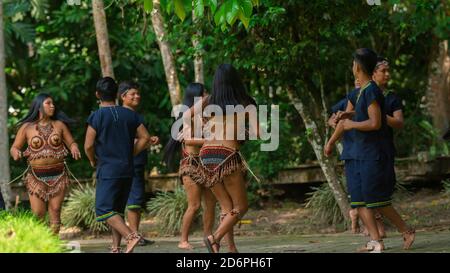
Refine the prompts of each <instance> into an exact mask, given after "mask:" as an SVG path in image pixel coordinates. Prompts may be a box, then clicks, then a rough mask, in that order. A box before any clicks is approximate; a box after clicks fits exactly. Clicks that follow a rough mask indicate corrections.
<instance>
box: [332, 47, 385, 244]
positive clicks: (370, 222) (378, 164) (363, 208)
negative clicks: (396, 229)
mask: <svg viewBox="0 0 450 273" xmlns="http://www.w3.org/2000/svg"><path fill="white" fill-rule="evenodd" d="M376 63H377V55H376V54H375V53H374V52H373V51H372V50H370V49H366V48H362V49H358V50H356V52H355V54H354V61H353V74H354V76H355V78H356V79H358V81H359V83H360V85H361V88H359V89H357V90H358V91H357V92H352V93H351V94H349V96H348V104H347V109H346V112H350V111H352V110H354V111H355V113H354V115H353V120H350V119H343V120H341V121H339V124H338V126H337V127H336V130H335V132H334V134H333V136H332V137H331V138H330V140H329V142H328V143H327V145H326V146H325V154H326V155H328V154H330V153H331V152H330V151H331V147H333V145H334V143H335V141H336V140H337V139H338V138H339V137H340V135H342V133H343V131H344V130H345V131H349V130H352V131H353V133H354V135H353V145H352V149H351V157H352V158H353V159H354V160H351V161H350V163H351V165H352V166H350V169H351V170H352V171H351V172H348V171H347V170H346V174H347V177H348V176H350V177H351V184H352V185H351V187H349V191H350V196H351V206H352V208H358V214H359V215H360V216H361V219H362V220H363V223H364V225H365V226H366V228H367V230H368V231H369V235H370V238H371V241H369V242H368V243H367V245H366V246H365V247H364V250H366V251H370V252H381V251H382V250H384V243H383V241H382V240H381V238H380V235H379V233H378V229H377V227H376V220H375V216H374V213H373V210H371V209H372V208H378V207H383V206H388V205H390V202H391V194H392V189H391V187H390V184H389V181H387V177H386V176H385V173H384V168H385V164H384V163H385V162H386V158H385V157H386V151H385V148H386V145H384V137H385V133H384V131H385V129H386V121H385V120H386V119H385V115H384V113H383V110H384V97H383V94H382V93H381V91H380V89H379V88H378V86H377V85H376V84H375V83H373V82H372V81H371V75H372V73H373V70H374V68H375V66H376Z"/></svg>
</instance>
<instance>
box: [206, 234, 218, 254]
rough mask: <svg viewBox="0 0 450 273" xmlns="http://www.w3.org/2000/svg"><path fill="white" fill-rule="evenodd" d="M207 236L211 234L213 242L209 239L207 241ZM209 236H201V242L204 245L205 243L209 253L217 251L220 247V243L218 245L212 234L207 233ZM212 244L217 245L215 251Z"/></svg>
mask: <svg viewBox="0 0 450 273" xmlns="http://www.w3.org/2000/svg"><path fill="white" fill-rule="evenodd" d="M209 236H211V237H212V239H213V242H212V243H211V241H209V239H208V238H209ZM209 236H206V237H205V238H203V242H204V243H205V245H206V248H207V249H208V252H209V253H219V248H220V245H219V243H218V242H217V241H216V238H214V235H212V234H211V235H209ZM214 245H217V252H216V251H214V248H213V246H214Z"/></svg>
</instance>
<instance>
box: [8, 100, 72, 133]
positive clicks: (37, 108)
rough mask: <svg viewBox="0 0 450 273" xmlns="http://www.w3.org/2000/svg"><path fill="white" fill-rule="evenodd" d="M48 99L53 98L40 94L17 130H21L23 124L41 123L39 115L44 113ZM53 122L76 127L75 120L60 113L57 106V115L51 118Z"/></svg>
mask: <svg viewBox="0 0 450 273" xmlns="http://www.w3.org/2000/svg"><path fill="white" fill-rule="evenodd" d="M48 98H52V96H50V95H49V94H46V93H40V94H38V95H37V96H36V97H35V98H34V99H33V101H32V102H31V104H30V109H29V110H28V114H27V115H26V116H25V117H24V118H22V119H21V120H19V122H18V123H17V126H16V127H17V128H20V127H21V126H22V125H23V124H25V123H27V122H37V121H39V113H44V101H45V100H46V99H48ZM50 119H51V120H59V121H62V122H64V123H65V124H66V125H67V126H68V127H70V126H72V125H74V124H75V123H76V122H75V120H73V119H71V118H69V117H68V116H67V115H66V114H65V113H64V112H62V111H59V110H58V107H56V105H55V113H54V114H53V116H51V117H50Z"/></svg>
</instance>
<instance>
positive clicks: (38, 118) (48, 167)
mask: <svg viewBox="0 0 450 273" xmlns="http://www.w3.org/2000/svg"><path fill="white" fill-rule="evenodd" d="M353 74H354V76H355V79H356V81H355V83H356V84H355V89H354V90H353V91H351V92H349V94H348V95H347V97H346V98H345V99H343V100H342V101H341V102H339V103H338V104H337V105H336V106H334V107H333V115H332V116H331V118H330V120H329V125H330V126H332V127H333V128H335V131H334V133H333V135H332V136H331V138H330V139H329V141H328V143H327V144H326V145H325V147H324V153H325V155H326V156H330V155H331V154H332V151H333V147H334V146H335V144H336V142H337V141H338V140H339V139H340V138H341V136H343V141H342V143H343V151H342V154H341V159H342V160H345V174H346V181H347V187H348V193H349V195H350V199H351V200H350V201H351V207H352V208H353V209H352V211H351V212H350V213H351V218H352V221H353V225H352V227H353V230H354V231H356V230H357V228H358V224H357V223H358V217H360V218H361V220H362V222H363V223H364V226H365V228H366V230H367V232H368V235H369V236H370V241H369V242H368V243H367V244H366V245H365V246H364V247H363V249H362V250H364V251H368V252H381V251H383V250H384V248H385V247H384V243H383V240H382V239H383V238H384V237H385V232H384V227H383V225H382V224H381V222H380V219H381V218H382V216H381V215H383V216H385V217H387V218H388V219H389V220H390V221H391V222H392V223H393V224H394V225H395V226H396V227H397V228H398V230H399V231H400V232H401V233H402V234H403V238H404V241H405V242H404V248H405V249H408V248H409V247H410V246H411V245H412V243H413V241H414V238H415V232H414V229H412V228H409V227H407V225H406V223H405V222H404V221H403V220H402V219H401V217H400V215H399V214H398V213H397V211H396V210H395V209H394V208H393V207H392V204H391V203H392V201H391V196H392V193H393V190H394V185H395V171H394V155H395V149H394V144H393V133H392V129H391V128H400V127H401V126H402V124H403V115H402V112H401V110H402V106H401V102H400V100H399V99H398V97H397V96H395V95H394V94H393V93H389V92H387V91H386V85H387V81H388V80H389V64H388V62H387V60H385V59H384V58H381V57H378V56H377V54H376V53H375V52H373V51H372V50H370V49H366V48H363V49H358V50H356V52H355V53H354V55H353ZM383 91H384V92H385V93H384V95H383ZM95 97H96V98H97V99H99V100H100V105H99V106H100V107H99V109H98V110H96V111H95V112H93V113H91V114H90V116H89V118H88V119H87V121H86V136H85V143H84V151H85V154H86V156H87V158H88V160H89V162H90V165H91V166H92V167H93V168H95V169H96V192H95V213H96V217H97V221H106V223H107V224H108V225H109V226H110V227H111V231H112V246H111V252H113V253H120V252H125V253H130V252H133V249H134V248H135V247H136V246H137V245H145V244H149V243H152V242H151V241H148V240H146V239H144V238H143V237H142V235H140V233H139V231H138V230H139V223H140V218H141V210H142V209H143V206H144V202H145V182H144V180H145V179H144V168H145V166H146V164H147V153H146V149H147V148H148V147H149V146H150V145H156V144H158V143H159V137H157V136H150V134H149V132H148V126H146V125H145V123H144V119H143V116H142V115H140V114H138V113H137V109H138V106H139V103H140V91H139V86H138V85H137V84H136V83H134V82H131V81H126V82H122V83H120V84H119V85H118V84H117V83H116V82H115V81H114V79H112V78H110V77H104V78H101V79H100V80H99V81H98V82H97V85H96V91H95ZM117 98H119V100H120V101H121V105H117V104H116V100H117ZM195 98H200V99H199V100H197V101H196V100H195ZM183 104H184V105H185V106H186V107H185V109H187V110H185V111H184V112H181V113H179V115H178V116H177V119H176V121H175V122H174V124H176V123H177V122H178V121H180V120H181V119H182V120H183V121H186V120H189V121H194V122H195V120H200V121H201V130H203V129H204V128H205V127H208V129H209V131H208V132H209V133H210V134H212V136H211V135H210V136H208V137H203V136H202V137H197V136H196V135H195V134H194V132H195V130H193V128H191V127H190V125H189V124H191V123H190V122H187V123H186V122H183V123H182V124H183V126H181V127H180V128H179V129H177V130H176V131H175V133H178V134H177V136H176V137H174V136H173V135H172V137H171V138H170V140H169V142H168V143H167V144H166V146H165V149H164V162H165V163H166V164H167V166H168V167H169V168H174V166H175V165H176V164H175V163H176V160H175V159H176V157H177V155H181V161H180V162H179V177H180V182H181V184H182V185H183V187H184V189H185V191H186V195H187V202H188V208H187V210H186V211H185V214H184V216H183V221H182V227H181V239H180V242H179V244H178V247H179V248H182V249H192V248H193V246H192V245H191V244H190V243H189V240H188V235H189V230H190V226H191V224H192V222H193V219H194V216H195V214H196V212H197V210H198V209H199V208H200V206H201V203H202V202H201V200H202V197H203V200H204V211H203V233H204V239H203V243H204V245H205V246H206V248H207V250H208V251H209V252H211V253H217V252H219V251H220V246H221V242H223V239H225V240H226V241H227V245H228V252H238V250H237V247H236V244H235V242H234V237H233V229H234V226H235V225H236V224H237V223H238V222H239V220H240V219H241V218H242V216H243V215H244V214H245V213H246V212H247V210H248V199H247V192H246V177H247V170H249V168H248V164H247V163H246V162H245V159H244V158H243V157H242V155H241V153H240V152H239V151H240V148H241V145H243V144H244V143H245V140H246V139H248V135H254V136H256V138H258V136H259V124H258V121H257V119H256V120H255V119H252V118H251V117H249V114H248V112H245V111H242V112H239V111H230V110H229V108H228V107H227V106H230V105H231V106H243V107H244V108H245V107H247V106H255V107H256V102H255V100H254V99H253V98H252V97H251V96H250V95H249V94H248V93H247V91H246V88H245V86H244V84H243V82H242V80H241V78H240V76H239V74H238V72H237V70H236V69H235V68H234V67H233V66H232V65H230V64H221V65H219V66H218V68H217V70H216V72H215V75H214V79H213V84H212V90H211V94H207V92H206V90H205V87H204V86H203V85H202V84H200V83H191V84H189V85H188V86H187V88H186V90H185V92H184V99H183ZM209 105H214V106H217V107H219V109H221V110H222V114H217V113H216V114H214V115H211V116H208V117H205V116H203V110H204V109H205V108H206V107H207V106H209ZM227 111H228V112H227ZM239 123H245V124H244V126H243V125H242V124H239ZM73 124H74V120H72V119H70V118H69V117H68V116H66V115H65V114H64V113H63V112H61V111H59V110H58V108H57V107H56V106H55V105H54V103H53V98H52V97H51V96H50V95H48V94H39V95H38V96H37V97H36V98H35V99H34V101H33V102H32V105H31V107H30V110H29V112H28V114H27V115H26V116H25V117H24V118H23V119H22V120H20V122H19V123H18V125H17V127H18V131H17V133H16V136H15V141H14V143H13V145H12V147H11V150H10V153H11V156H12V157H13V159H14V160H20V159H21V158H23V157H25V158H26V159H27V163H28V167H27V169H26V171H25V172H24V174H23V175H24V182H25V185H26V188H27V191H28V194H29V199H30V204H31V209H32V211H33V213H34V214H35V215H37V216H38V217H39V218H42V219H43V218H44V217H45V215H46V213H47V210H48V214H49V220H50V227H51V228H52V230H53V232H55V234H58V233H59V229H60V226H61V220H60V214H61V206H62V203H63V201H64V196H65V194H66V192H67V190H68V185H69V182H70V181H71V180H70V179H69V175H70V174H71V173H70V170H69V168H68V166H67V164H66V161H65V159H66V157H67V156H68V155H69V153H70V154H71V156H72V157H73V158H74V159H75V160H79V159H81V152H80V150H79V148H78V145H77V143H76V142H75V140H74V138H73V137H72V135H71V132H70V130H69V128H70V126H72V125H73ZM246 125H248V126H246ZM242 127H244V128H246V130H245V135H246V137H247V138H244V139H242V138H239V137H237V136H238V135H239V134H240V132H239V130H240V128H242ZM25 144H27V147H26V150H25V151H24V152H23V153H22V148H23V146H24V145H25ZM250 172H251V171H250ZM217 202H218V203H219V205H220V217H219V223H218V226H217V228H216V229H215V230H213V228H214V224H215V220H214V219H215V207H216V203H217ZM125 212H126V213H127V219H128V221H127V222H126V221H125V219H124V214H125ZM377 223H378V224H377ZM122 238H124V239H125V242H126V248H125V249H122V248H121V241H122Z"/></svg>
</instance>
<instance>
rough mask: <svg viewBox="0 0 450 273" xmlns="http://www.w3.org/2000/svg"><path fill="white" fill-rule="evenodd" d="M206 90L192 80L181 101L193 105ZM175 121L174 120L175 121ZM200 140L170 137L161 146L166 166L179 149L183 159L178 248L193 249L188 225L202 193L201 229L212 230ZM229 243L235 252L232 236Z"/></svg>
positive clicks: (211, 201)
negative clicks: (184, 201)
mask: <svg viewBox="0 0 450 273" xmlns="http://www.w3.org/2000/svg"><path fill="white" fill-rule="evenodd" d="M205 96H206V91H205V87H204V86H203V84H200V83H191V84H189V85H188V86H187V87H186V89H185V92H184V98H183V105H184V106H185V107H192V106H193V105H194V99H195V98H200V97H205ZM182 115H183V113H180V115H179V117H178V119H177V120H179V119H180V118H181V117H182ZM176 122H177V121H175V123H176ZM175 123H174V124H175ZM203 142H204V141H203V140H198V139H197V140H195V139H185V140H178V139H174V138H170V140H169V142H168V143H167V145H166V147H165V148H164V162H165V163H166V165H167V166H168V167H169V169H172V170H173V169H174V156H175V154H177V153H179V151H181V153H182V159H181V161H180V169H179V176H180V180H181V183H182V184H183V187H184V190H185V191H186V195H187V201H188V208H187V209H186V212H185V213H184V215H183V221H182V224H181V238H180V242H179V244H178V248H181V249H187V250H190V249H193V246H192V245H191V244H190V243H189V240H188V236H189V229H190V227H191V224H192V221H193V220H194V217H195V214H196V212H197V211H198V209H199V208H200V205H201V199H202V196H203V200H204V203H203V208H204V211H203V232H204V235H205V236H206V235H208V234H211V232H212V229H213V226H214V215H215V206H216V202H217V201H216V199H215V197H214V195H213V194H212V192H211V190H210V189H208V188H206V187H205V181H204V179H203V175H202V174H203V171H202V169H201V163H200V159H199V156H198V154H199V151H200V147H201V146H202V145H203ZM228 247H229V249H230V251H232V252H234V251H235V250H236V247H235V245H234V241H233V238H232V237H231V238H229V240H228Z"/></svg>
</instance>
